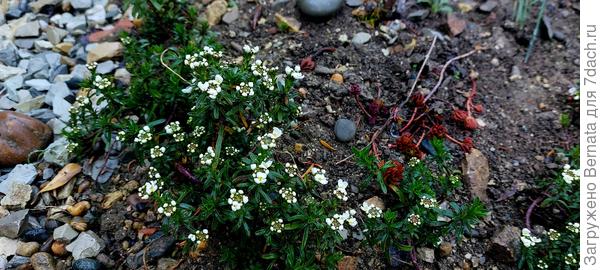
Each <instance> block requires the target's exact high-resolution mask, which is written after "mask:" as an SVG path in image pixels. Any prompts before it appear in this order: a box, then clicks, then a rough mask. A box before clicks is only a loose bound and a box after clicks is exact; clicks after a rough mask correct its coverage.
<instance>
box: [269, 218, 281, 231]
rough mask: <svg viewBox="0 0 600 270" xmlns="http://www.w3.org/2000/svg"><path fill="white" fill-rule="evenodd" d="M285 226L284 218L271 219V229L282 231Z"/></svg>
mask: <svg viewBox="0 0 600 270" xmlns="http://www.w3.org/2000/svg"><path fill="white" fill-rule="evenodd" d="M283 227H284V224H283V219H277V220H273V221H271V228H270V229H271V231H272V232H277V233H281V231H282V230H283Z"/></svg>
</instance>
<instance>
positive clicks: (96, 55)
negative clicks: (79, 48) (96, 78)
mask: <svg viewBox="0 0 600 270" xmlns="http://www.w3.org/2000/svg"><path fill="white" fill-rule="evenodd" d="M122 54H123V45H121V43H120V42H103V43H97V44H96V46H94V47H93V48H91V49H90V50H89V51H88V54H87V63H88V64H90V63H94V62H99V61H102V60H109V59H111V58H113V57H117V56H121V55H122Z"/></svg>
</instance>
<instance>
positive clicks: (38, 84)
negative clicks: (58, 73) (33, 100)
mask: <svg viewBox="0 0 600 270" xmlns="http://www.w3.org/2000/svg"><path fill="white" fill-rule="evenodd" d="M25 85H27V86H29V87H31V88H33V89H35V90H38V91H48V89H50V86H52V84H51V83H50V82H49V81H48V80H46V79H31V80H27V81H25Z"/></svg>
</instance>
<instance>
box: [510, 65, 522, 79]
mask: <svg viewBox="0 0 600 270" xmlns="http://www.w3.org/2000/svg"><path fill="white" fill-rule="evenodd" d="M522 78H523V77H522V76H521V70H520V69H519V67H518V66H513V67H512V70H511V71H510V78H509V80H511V81H517V80H520V79H522Z"/></svg>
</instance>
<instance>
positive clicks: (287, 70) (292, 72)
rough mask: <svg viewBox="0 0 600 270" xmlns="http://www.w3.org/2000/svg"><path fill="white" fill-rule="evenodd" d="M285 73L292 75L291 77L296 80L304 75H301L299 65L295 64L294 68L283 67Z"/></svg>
mask: <svg viewBox="0 0 600 270" xmlns="http://www.w3.org/2000/svg"><path fill="white" fill-rule="evenodd" d="M285 74H287V75H290V76H292V78H294V79H296V80H302V79H304V75H302V72H300V66H296V67H294V68H292V67H285Z"/></svg>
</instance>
